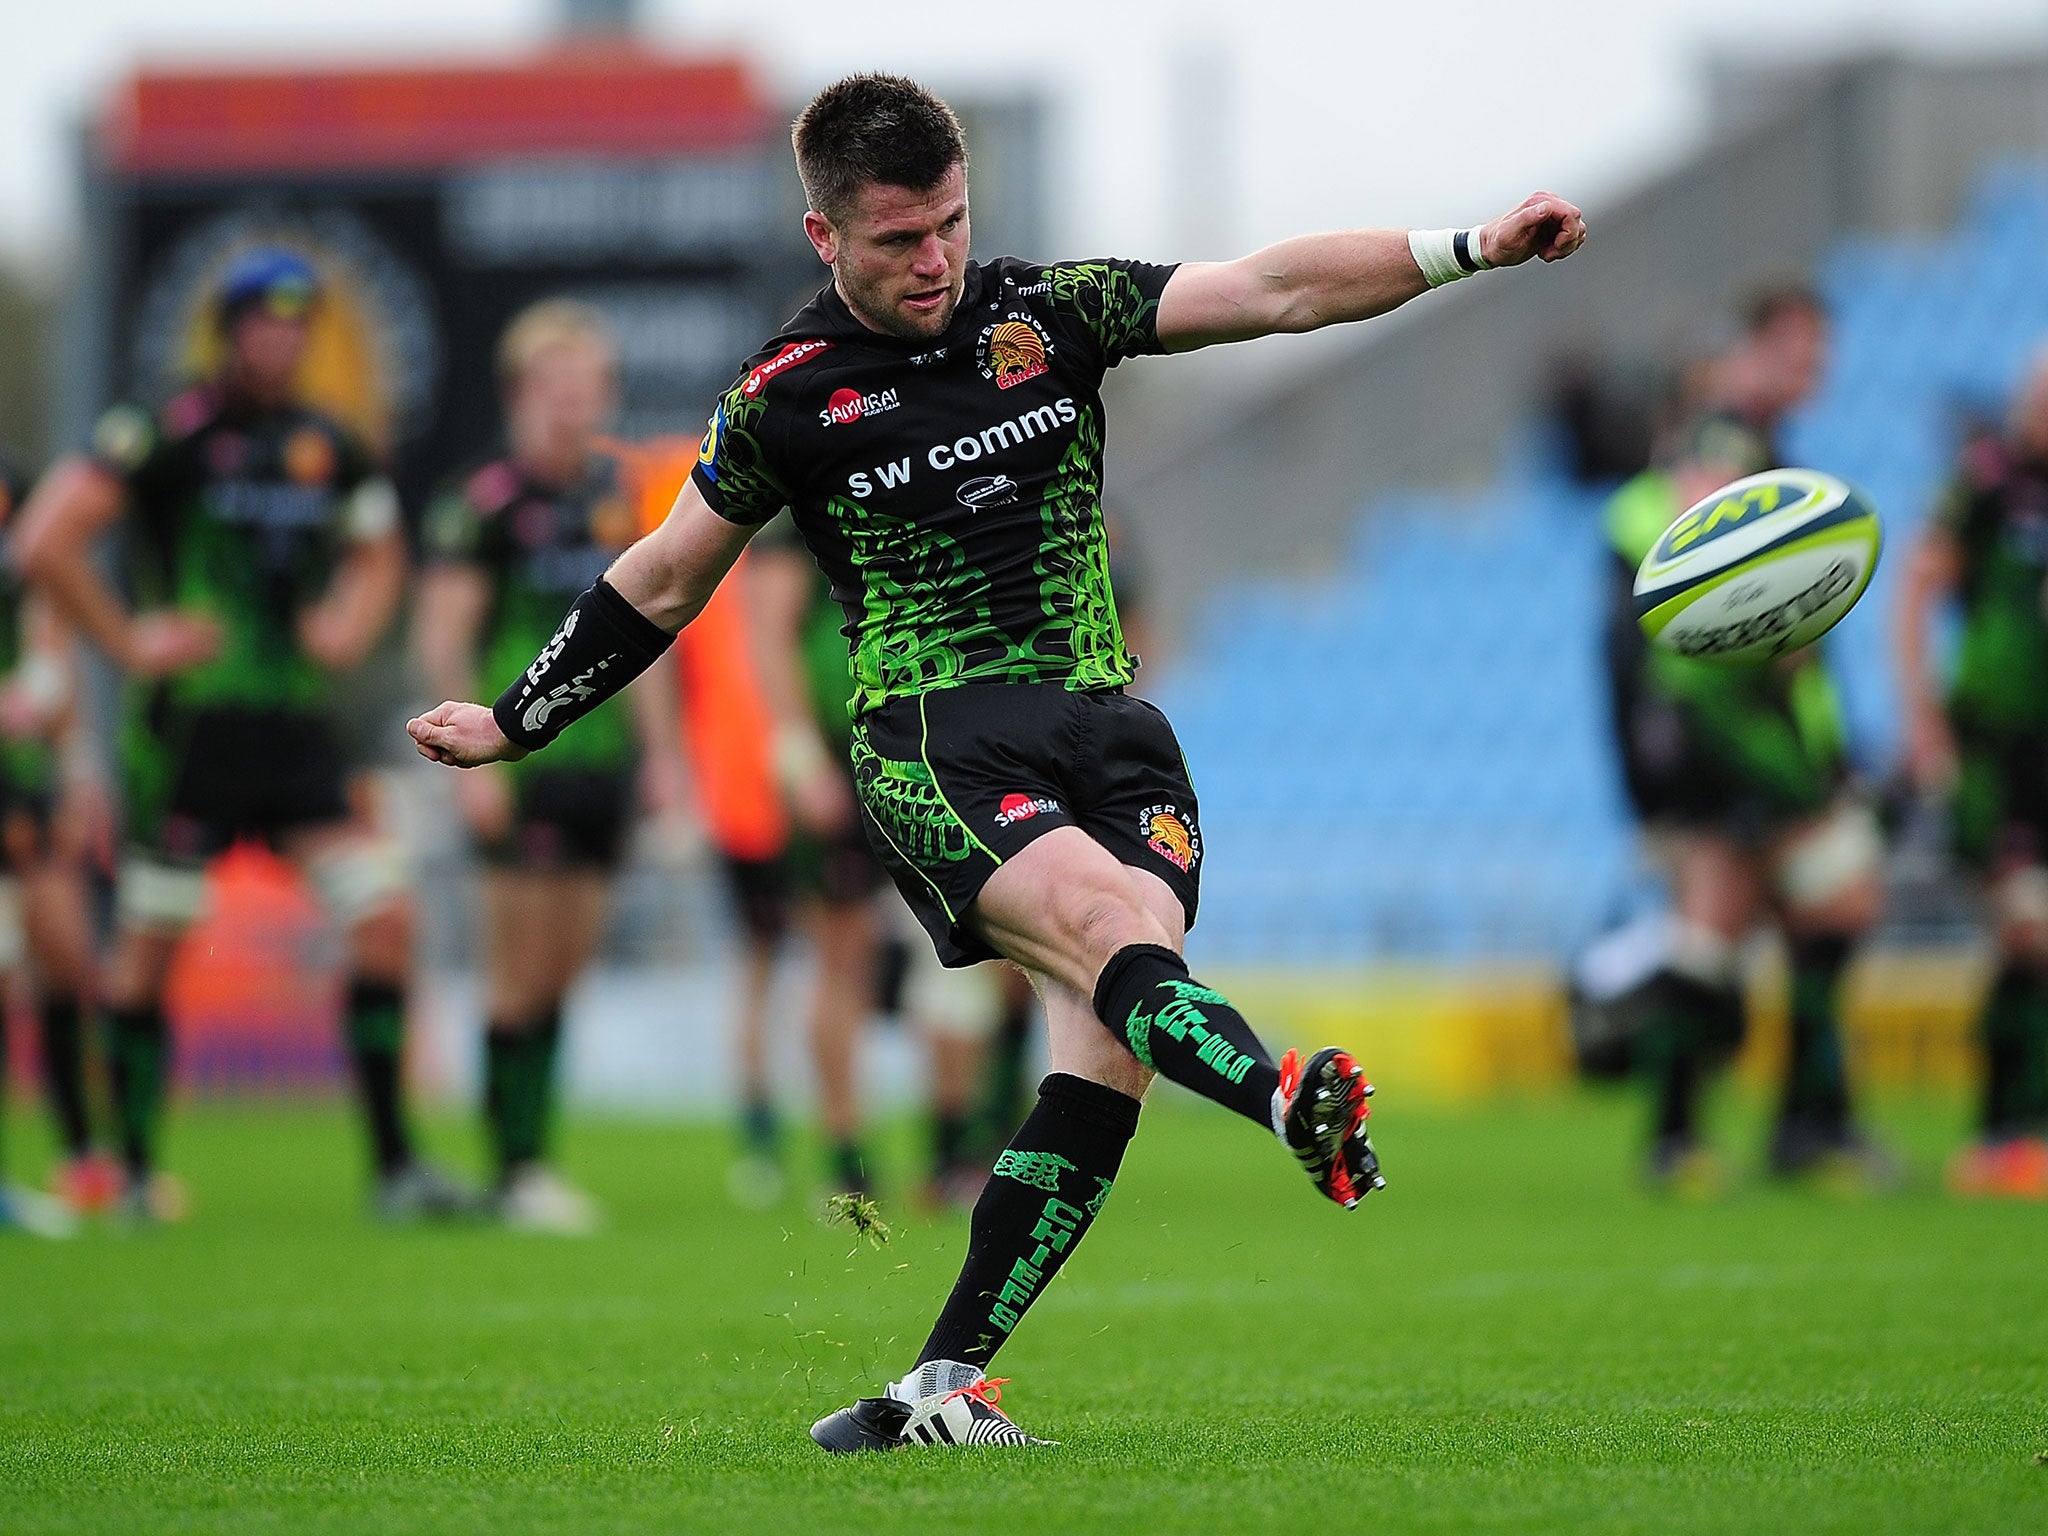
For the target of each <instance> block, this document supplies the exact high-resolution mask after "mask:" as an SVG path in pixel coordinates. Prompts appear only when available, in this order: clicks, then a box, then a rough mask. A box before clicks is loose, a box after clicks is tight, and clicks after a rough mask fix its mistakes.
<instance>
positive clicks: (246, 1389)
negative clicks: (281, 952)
mask: <svg viewBox="0 0 2048 1536" xmlns="http://www.w3.org/2000/svg"><path fill="white" fill-rule="evenodd" d="M25 1118H26V1117H25V1116H23V1115H21V1114H19V1113H17V1115H16V1117H15V1119H16V1135H15V1138H14V1139H15V1141H16V1143H17V1144H19V1143H20V1142H22V1141H24V1140H26V1139H27V1135H28V1132H27V1127H25V1126H23V1125H22V1124H21V1123H20V1122H21V1121H22V1120H23V1119H25ZM1146 1121H1147V1123H1146V1128H1145V1130H1144V1132H1143V1133H1142V1134H1141V1136H1140V1138H1139V1141H1138V1143H1137V1145H1136V1146H1135V1148H1134V1149H1133V1152H1132V1156H1131V1159H1130V1161H1129V1163H1128V1164H1127V1165H1126V1169H1125V1173H1124V1176H1123V1177H1122V1178H1121V1179H1120V1180H1119V1181H1118V1184H1117V1191H1116V1196H1115V1198H1114V1199H1113V1200H1112V1201H1111V1203H1110V1206H1109V1208H1108V1210H1107V1212H1106V1213H1105V1215H1104V1218H1103V1220H1102V1222H1101V1223H1100V1224H1099V1226H1098V1227H1097V1228H1096V1231H1095V1233H1094V1235H1093V1236H1091V1238H1090V1239H1089V1241H1088V1243H1087V1245H1086V1246H1085V1247H1084V1248H1083V1249H1082V1250H1081V1252H1080V1254H1079V1256H1078V1257H1077V1258H1076V1259H1075V1260H1074V1262H1073V1263H1072V1265H1071V1266H1070V1267H1069V1269H1068V1270H1067V1272H1066V1273H1065V1274H1064V1275H1063V1276H1062V1277H1061V1278H1060V1279H1059V1280H1058V1281H1057V1282H1056V1283H1055V1284H1054V1285H1053V1287H1052V1288H1051V1290H1050V1291H1049V1292H1048V1294H1047V1295H1046V1297H1045V1299H1044V1300H1043V1301H1042V1302H1041V1303H1040V1305H1039V1306H1038V1307H1037V1308H1036V1310H1035V1311H1034V1312H1033V1313H1032V1315H1031V1318H1030V1320H1029V1322H1028V1323H1027V1325H1026V1326H1025V1328H1024V1329H1023V1330H1022V1334H1021V1336H1020V1337H1019V1338H1018V1340H1017V1341H1016V1342H1015V1343H1014V1344H1013V1345H1012V1346H1011V1348H1010V1349H1009V1350H1008V1351H1006V1353H1005V1354H1004V1355H1003V1357H1002V1359H1001V1361H1000V1367H1001V1371H1002V1373H1003V1374H1007V1375H1011V1376H1013V1377H1014V1378H1015V1382H1014V1384H1013V1386H1012V1387H1011V1388H1010V1389H1009V1392H1008V1393H1007V1394H1006V1397H1005V1406H1006V1407H1009V1408H1011V1409H1012V1410H1014V1412H1015V1413H1016V1415H1017V1416H1018V1418H1019V1419H1020V1420H1021V1422H1023V1423H1024V1424H1025V1425H1026V1426H1027V1427H1029V1428H1031V1429H1033V1430H1036V1431H1039V1432H1041V1433H1044V1434H1048V1435H1051V1436H1054V1437H1057V1438H1058V1439H1060V1440H1061V1441H1063V1442H1064V1444H1063V1445H1062V1446H1061V1447H1060V1448H1059V1449H1056V1450H1048V1451H1042V1452H1034V1453H1025V1454H1002V1453H981V1454H960V1455H947V1454H944V1453H936V1452H926V1453H905V1454H901V1455H897V1456H893V1457H868V1458H861V1459H859V1460H835V1459H828V1458H826V1457H825V1456H823V1455H822V1454H821V1453H819V1452H817V1451H815V1450H814V1449H813V1448H812V1446H811V1445H810V1443H809V1441H808V1440H807V1439H806V1437H805V1434H804V1429H805V1426H806V1425H808V1424H809V1423H810V1421H811V1420H812V1419H813V1418H814V1417H816V1416H817V1415H818V1414H820V1413H823V1412H825V1411H826V1410H828V1409H830V1408H833V1407H836V1406H838V1405H839V1404H840V1403H842V1402H843V1401H845V1400H846V1399H848V1398H850V1397H851V1396H853V1395H855V1394H856V1393H858V1392H861V1391H863V1390H870V1389H872V1387H873V1385H874V1383H875V1382H876V1381H877V1380H878V1379H880V1378H881V1377H883V1376H884V1375H886V1374H891V1373H893V1372H894V1371H896V1370H899V1369H900V1368H901V1366H902V1365H903V1363H904V1362H906V1361H907V1360H908V1359H909V1358H910V1357H911V1354H912V1352H913V1351H914V1349H915V1347H916V1345H917V1344H918V1342H920V1341H921V1339H922V1337H923V1330H924V1327H925V1324H926V1323H927V1322H928V1320H929V1316H930V1313H931V1311H932V1309H933V1307H934V1305H935V1303H936V1301H937V1299H938V1298H939V1297H940V1296H941V1295H942V1294H943V1293H944V1291H945V1289H946V1287H947V1286H948V1285H949V1284H950V1282H951V1280H952V1276H953V1272H954V1266H955V1264H956V1262H957V1255H958V1251H959V1248H960V1246H961V1242H962V1238H963V1234H964V1222H962V1221H960V1220H957V1219H954V1220H939V1219H932V1218H928V1217H923V1216H920V1215H918V1214H916V1213H915V1212H914V1211H913V1210H911V1209H910V1208H909V1207H908V1205H907V1204H906V1202H904V1201H903V1200H901V1199H899V1198H890V1199H886V1200H885V1210H886V1213H887V1215H888V1217H889V1219H890V1221H891V1224H892V1225H893V1227H894V1228H895V1231H896V1238H895V1241H894V1242H893V1243H891V1244H890V1246H888V1247H887V1248H884V1249H881V1250H879V1251H873V1250H870V1249H869V1248H868V1247H866V1246H865V1245H857V1244H856V1243H855V1241H854V1239H853V1238H852V1237H851V1236H850V1235H849V1234H848V1233H846V1232H844V1231H834V1230H828V1229H826V1228H823V1227H821V1226H820V1225H818V1224H817V1223H816V1222H815V1221H813V1220H811V1219H809V1217H808V1216H807V1215H806V1214H805V1212H804V1211H803V1209H801V1208H800V1207H798V1206H796V1205H794V1204H792V1205H791V1206H790V1207H789V1208H787V1209H785V1210H782V1211H778V1212H771V1213H768V1214H765V1215H763V1214H748V1213H742V1212H739V1211H736V1210H734V1209H733V1208H732V1207H730V1206H729V1205H728V1204H727V1203H726V1200H725V1197H724V1194H723V1188H724V1184H723V1172H724V1159H725V1152H726V1141H725V1138H724V1136H723V1134H722V1133H720V1132H717V1131H714V1130H711V1129H707V1128H692V1127H687V1126H669V1125H643V1124H633V1123H610V1122H596V1123H592V1122H585V1123H580V1124H577V1125H575V1126H573V1127H572V1128H571V1134H570V1136H569V1141H568V1146H567V1148H566V1153H567V1161H568V1163H569V1164H570V1166H571V1167H572V1168H573V1169H574V1170H575V1171H576V1172H577V1173H578V1174H579V1175H581V1176H583V1177H584V1178H585V1179H586V1180H587V1182H588V1183H589V1184H590V1186H591V1187H592V1188H594V1189H595V1190H596V1191H597V1192H598V1193H599V1194H601V1195H602V1196H603V1197H604V1199H605V1200H606V1201H607V1203H608V1205H609V1206H610V1209H611V1212H612V1216H613V1221H612V1225H611V1227H610V1229H609V1231H608V1232H607V1234H606V1235H604V1236H602V1237H600V1238H597V1239H595V1240H592V1241H588V1242H582V1243H575V1242H562V1241H551V1240H546V1239H539V1238H520V1237H514V1236H511V1235H507V1234H503V1233H499V1232H494V1231H488V1230H468V1231H415V1232H384V1231H378V1230H374V1229H372V1228H370V1227H368V1226H367V1225H366V1224H365V1222H364V1221H363V1219H362V1218H361V1216H360V1214H359V1211H358V1207H357V1199H358V1194H359V1192H358V1190H357V1188H356V1186H355V1185H354V1184H353V1182H352V1174H353V1172H354V1166H355V1155H356V1146H355V1142H354V1138H353V1131H352V1127H351V1126H350V1125H349V1123H348V1121H347V1119H346V1118H345V1116H344V1115H343V1114H342V1113H341V1112H340V1111H339V1110H338V1109H330V1108H320V1109H318V1110H304V1109H300V1110H284V1109H277V1110H234V1111H229V1110H222V1109H211V1110H204V1111H195V1112H191V1113H188V1114H186V1115H185V1116H184V1117H183V1118H182V1119H181V1120H180V1121H179V1122H178V1124H177V1127H176V1131H175V1139H174V1142H173V1146H172V1149H171V1150H172V1160H173V1162H174V1163H175V1164H176V1165H178V1166H179V1167H180V1168H182V1169H183V1170H184V1171H185V1173H186V1174H187V1176H188V1178H189V1180H190V1182H191V1184H192V1186H193V1188H194V1191H195V1194H196V1196H197V1199H198V1202H199V1207H198V1212H197V1215H196V1216H195V1218H194V1219H193V1220H192V1221H191V1222H190V1223H189V1224H188V1225H186V1226H184V1227H182V1228H180V1229H177V1230H173V1231H165V1232H161V1233H156V1234H150V1235H146V1236H139V1237H124V1236H122V1235H120V1234H117V1233H112V1232H95V1233H91V1234H88V1235H87V1236H85V1237H84V1238H82V1239H81V1240H79V1241H77V1242H74V1243H70V1244H42V1245H32V1244H29V1243H27V1242H24V1241H20V1240H11V1241H8V1242H6V1243H4V1244H0V1531H6V1532H15V1531H35V1532H84V1531H108V1532H121V1533H124V1536H126V1533H137V1532H152V1531H228V1530H231V1531H235V1532H256V1531H272V1530H275V1531H290V1532H293V1533H302V1532H325V1531H359V1530H360V1531H368V1530H375V1531H379V1532H416V1531H465V1532H475V1531H484V1532H489V1533H493V1536H505V1533H511V1532H519V1531H526V1530H537V1529H557V1530H563V1531H575V1532H578V1533H596V1532H609V1531H642V1530H645V1531H681V1530H697V1529H715V1530H722V1531H778V1532H786V1533H789V1536H815V1533H822V1532H828V1531H838V1530H855V1531H864V1532H865V1531H872V1532H877V1533H884V1536H894V1533H897V1532H911V1531H945V1532H948V1533H959V1532H963V1531H969V1530H973V1531H986V1532H991V1533H997V1532H1009V1531H1047V1532H1055V1531H1057V1532H1089V1531H1098V1530H1101V1531H1111V1530H1113V1531H1116V1532H1118V1533H1119V1536H1152V1533H1161V1532H1204V1533H1207V1532H1221V1531H1235V1530H1285V1531H1288V1532H1299V1531H1303V1530H1311V1531H1317V1532H1323V1531H1329V1532H1339V1531H1341V1532H1345V1533H1350V1532H1354V1531H1357V1532H1405V1531H1500V1532H1514V1533H1516V1536H1523V1533H1527V1532H1531V1531H1573V1532H1608V1531H1655V1532H1660V1533H1666V1532H1689V1531H1716V1532H1719V1531H1744V1530H1755V1531H1771V1532H1821V1531H1866V1530H1867V1531H1878V1532H1883V1533H1885V1536H1895V1533H1902V1532H1912V1531H1930V1532H1931V1531H1940V1532H1955V1531H2013V1532H2030V1533H2038V1532H2041V1531H2043V1530H2048V1465H2041V1464H2039V1458H2040V1456H2041V1454H2042V1453H2044V1452H2048V1211H2043V1210H2041V1209H2039V1208H2015V1207H2011V1206H1992V1205H1965V1204H1961V1203H1957V1202H1953V1201H1950V1200H1948V1199H1946V1198H1944V1197H1942V1196H1941V1195H1940V1194H1939V1193H1937V1192H1936V1178H1935V1170H1936V1168H1937V1166H1938V1155H1939V1152H1940V1150H1941V1147H1942V1145H1943V1144H1944V1139H1945V1138H1950V1137H1952V1136H1954V1135H1955V1134H1957V1133H1958V1131H1959V1128H1960V1121H1959V1118H1958V1116H1957V1115H1956V1114H1955V1113H1954V1112H1952V1111H1949V1110H1946V1109H1944V1110H1942V1111H1941V1112H1940V1113H1939V1114H1937V1115H1935V1116H1933V1117H1932V1120H1931V1121H1930V1120H1929V1119H1928V1118H1925V1117H1923V1118H1922V1119H1921V1120H1919V1121H1917V1122H1908V1123H1906V1124H1903V1125H1896V1126H1895V1129H1896V1130H1897V1131H1898V1132H1899V1134H1900V1135H1901V1136H1902V1137H1904V1136H1910V1137H1911V1138H1913V1139H1912V1141H1911V1150H1912V1151H1913V1153H1914V1173H1915V1177H1916V1187H1915V1188H1913V1189H1912V1190H1910V1191H1909V1192H1907V1193H1905V1194H1903V1195H1900V1196H1897V1197H1894V1198H1891V1199H1886V1200H1881V1201H1879V1200H1872V1201H1862V1202H1855V1201H1851V1202H1839V1201H1832V1202H1831V1201H1828V1200H1824V1199H1821V1198H1819V1197H1817V1196H1814V1195H1811V1194H1806V1193H1801V1192H1797V1191H1788V1190H1783V1189H1777V1188H1772V1187H1767V1186H1763V1185H1757V1184H1752V1185H1749V1186H1745V1187H1741V1188H1738V1189H1737V1190H1736V1191H1735V1192H1734V1193H1733V1194H1732V1195H1731V1196H1730V1198H1728V1199H1727V1200H1726V1201H1724V1202H1722V1203H1719V1204H1716V1205H1708V1206H1696V1205H1695V1206H1683V1205H1671V1204H1664V1203H1659V1202H1657V1201H1655V1200H1652V1199H1650V1198H1648V1197H1647V1196H1645V1195H1643V1194H1641V1193H1640V1192H1638V1191H1637V1190H1636V1188H1635V1187H1634V1186H1633V1184H1632V1183H1631V1180H1630V1178H1629V1176H1628V1169H1627V1166H1626V1163H1625V1156H1624V1154H1625V1151H1626V1149H1627V1148H1628V1146H1629V1144H1630V1133H1631V1130H1632V1127H1633V1125H1634V1115H1633V1112H1632V1110H1631V1109H1630V1108H1629V1107H1628V1106H1625V1105H1623V1104H1620V1103H1617V1102H1615V1101H1611V1100H1605V1099H1596V1098H1581V1099H1573V1100H1568V1101H1555V1102H1549V1103H1541V1104H1530V1105H1509V1106H1500V1107H1495V1108H1490V1109H1485V1110H1477V1109H1474V1110H1462V1111H1451V1110H1425V1109H1420V1108H1415V1107H1412V1106H1402V1105H1400V1104H1398V1103H1396V1102H1394V1101H1393V1099H1392V1097H1391V1096H1383V1097H1382V1099H1381V1101H1380V1113H1379V1115H1378V1116H1377V1117H1376V1119H1375V1122H1374V1123H1375V1126H1376V1127H1378V1128H1379V1130H1378V1135H1377V1138H1376V1139H1377V1140H1378V1141H1379V1143H1380V1145H1381V1149H1382V1153H1383V1155H1384V1157H1385V1160H1386V1166H1387V1170H1388V1174H1389V1177H1390V1179H1391V1180H1392V1187H1391V1188H1390V1189H1389V1190H1388V1191H1387V1192H1386V1193H1385V1194H1384V1195H1379V1196H1375V1197H1374V1198H1373V1199H1372V1200H1371V1201H1369V1202H1368V1203H1367V1204H1366V1205H1365V1206H1364V1207H1363V1208H1362V1209H1361V1210H1359V1211H1358V1212H1356V1213H1354V1214H1352V1215H1350V1216H1345V1215H1344V1214H1342V1213H1340V1212H1338V1211H1337V1210H1335V1209H1334V1208H1332V1207H1328V1206H1324V1205H1322V1204H1320V1203H1319V1202H1317V1201H1315V1200H1314V1199H1313V1198H1312V1197H1311V1195H1310V1194H1309V1191H1308V1190H1307V1189H1306V1188H1304V1187H1300V1186H1301V1183H1302V1181H1301V1179H1300V1176H1299V1175H1298V1174H1297V1173H1295V1172H1294V1171H1293V1169H1292V1168H1291V1167H1290V1166H1289V1164H1288V1161H1287V1159H1286V1158H1285V1157H1284V1156H1282V1155H1281V1154H1280V1153H1279V1152H1278V1151H1277V1150H1276V1149H1274V1148H1272V1147H1270V1146H1264V1145H1261V1144H1260V1142H1259V1139H1258V1138H1257V1137H1256V1136H1254V1135H1252V1134H1251V1133H1250V1132H1249V1131H1248V1130H1247V1129H1246V1128H1245V1127H1244V1126H1243V1125H1241V1124H1239V1123H1237V1122H1234V1121H1232V1120H1230V1119H1229V1118H1228V1117H1226V1116H1224V1115H1222V1114H1220V1113H1218V1112H1214V1111H1210V1110H1207V1109H1206V1108H1199V1107H1197V1108H1190V1107H1186V1106H1185V1103H1184V1102H1183V1101H1177V1100H1176V1101H1170V1102H1167V1103H1164V1104H1161V1105H1158V1106H1155V1107H1154V1108H1153V1109H1151V1110H1149V1111H1148V1112H1147V1116H1146ZM441 1129H442V1131H443V1133H444V1137H445V1139H448V1140H451V1141H456V1142H457V1144H458V1145H459V1144H460V1143H459V1140H458V1138H459V1137H460V1135H461V1129H460V1128H455V1127H443V1128H441ZM1742 1135H1743V1137H1744V1138H1745V1140H1746V1142H1747V1143H1748V1144H1750V1145H1753V1144H1754V1127H1753V1126H1750V1127H1746V1128H1744V1130H1743V1132H1742Z"/></svg>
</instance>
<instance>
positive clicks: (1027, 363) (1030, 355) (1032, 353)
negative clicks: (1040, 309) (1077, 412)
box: [975, 309, 1052, 389]
mask: <svg viewBox="0 0 2048 1536" xmlns="http://www.w3.org/2000/svg"><path fill="white" fill-rule="evenodd" d="M1051 351H1052V344H1051V342H1050V341H1049V340H1048V339H1047V337H1046V334H1045V332H1044V331H1043V330H1041V329H1040V328H1039V325H1038V322H1037V321H1036V320H1034V319H1032V318H1031V316H1030V314H1029V313H1027V312H1026V311H1024V310H1021V309H1013V310H1011V311H1010V313H1009V315H1008V316H1007V317H1006V318H1004V319H1002V320H998V321H997V322H996V323H995V324H993V325H990V326H987V327H984V328H983V330H982V333H981V339H980V341H979V343H978V344H977V346H976V355H975V362H976V365H977V366H978V367H979V368H980V369H981V376H982V377H983V378H985V379H993V380H995V384H996V388H997V389H1012V388H1014V387H1015V386H1017V385H1019V384H1022V383H1023V382H1024V381H1025V380H1026V379H1035V378H1037V377H1038V376H1039V375H1040V374H1041V373H1044V372H1045V370H1046V368H1047V366H1048V365H1047V363H1046V360H1045V359H1046V354H1047V353H1049V352H1051Z"/></svg>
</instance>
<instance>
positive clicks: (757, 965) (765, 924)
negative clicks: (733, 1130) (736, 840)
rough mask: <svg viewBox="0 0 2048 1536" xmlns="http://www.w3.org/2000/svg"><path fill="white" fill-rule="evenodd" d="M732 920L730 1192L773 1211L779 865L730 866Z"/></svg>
mask: <svg viewBox="0 0 2048 1536" xmlns="http://www.w3.org/2000/svg"><path fill="white" fill-rule="evenodd" d="M725 873H726V882H727V886H728V889H729V890H730V892H731V894H732V902H733V915H734V917H735V919H736V920H737V922H738V925H739V930H740V953H739V1000H738V1005H737V1006H736V1008H735V1009H734V1013H733V1054H734V1056H735V1058H736V1063H737V1067H738V1071H739V1098H740V1105H739V1109H740V1117H739V1119H740V1123H739V1132H740V1158H739V1161H737V1162H736V1163H734V1164H733V1166H732V1169H731V1172H730V1176H729V1178H728V1180H727V1187H728V1189H729V1190H730V1192H731V1194H732V1197H733V1198H734V1199H735V1200H736V1201H738V1202H739V1203H740V1204H742V1205H752V1206H762V1205H771V1204H773V1203H774V1202H775V1201H776V1200H778V1199H780V1198H781V1196H782V1187H783V1177H782V1132H781V1121H780V1116H779V1115H778V1114H777V1112H776V1105H775V1097H774V1094H773V1092H772V1091H771V1090H770V1087H769V1077H768V1046H769V1039H768V1003H769V995H770V993H771V991H772V990H773V987H774V984H775V957H776V955H777V954H778V953H780V951H781V949H782V940H783V937H784V935H785V934H786V933H787V932H788V929H789V895H788V889H787V886H788V877H787V874H786V872H785V870H784V867H783V865H782V862H781V858H780V856H779V855H778V856H777V857H776V858H774V859H741V858H739V857H737V856H735V855H731V854H728V855H727V856H726V859H725Z"/></svg>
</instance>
